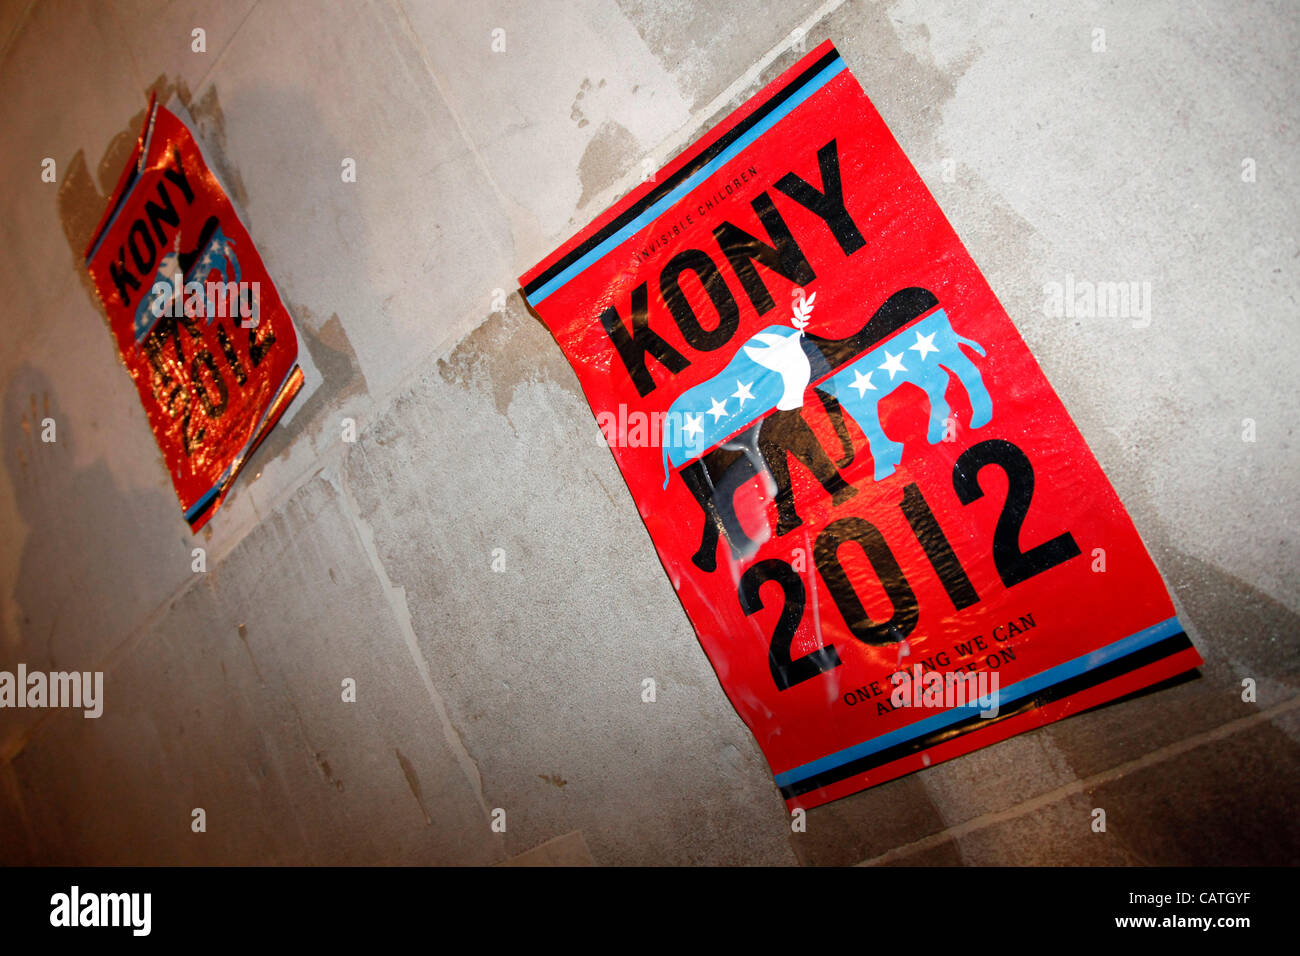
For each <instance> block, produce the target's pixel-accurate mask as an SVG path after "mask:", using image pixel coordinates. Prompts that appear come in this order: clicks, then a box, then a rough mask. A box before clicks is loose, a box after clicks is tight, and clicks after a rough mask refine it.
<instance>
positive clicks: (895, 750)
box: [781, 631, 1192, 800]
mask: <svg viewBox="0 0 1300 956" xmlns="http://www.w3.org/2000/svg"><path fill="white" fill-rule="evenodd" d="M1191 646H1192V642H1191V641H1189V640H1188V639H1187V634H1186V633H1184V632H1183V631H1179V632H1178V633H1177V634H1173V635H1171V636H1169V637H1167V638H1165V639H1164V640H1163V641H1158V642H1157V643H1155V644H1151V645H1149V646H1147V647H1144V648H1141V649H1140V650H1137V651H1134V652H1133V653H1132V654H1127V655H1125V656H1124V657H1121V658H1118V659H1116V660H1113V661H1111V662H1110V663H1108V664H1103V665H1102V666H1101V667H1098V668H1096V669H1095V670H1090V671H1085V672H1084V673H1082V674H1079V675H1078V676H1076V677H1071V678H1069V679H1067V680H1063V681H1061V682H1060V683H1059V684H1053V685H1052V686H1051V687H1048V688H1045V689H1044V690H1042V691H1040V692H1039V693H1037V694H1034V695H1032V696H1030V697H1027V698H1025V699H1024V700H1023V701H1020V702H1019V703H1017V704H1015V705H1014V706H1012V707H1011V708H1010V709H1008V710H1003V711H1001V712H1000V713H999V714H998V715H997V716H996V717H981V716H980V715H979V713H978V712H976V713H973V714H972V715H971V716H970V717H969V718H967V719H966V720H962V721H959V722H957V723H955V724H950V725H949V726H947V727H944V728H943V729H942V730H937V731H935V732H934V733H932V734H926V735H925V736H922V737H917V738H915V739H913V740H909V741H906V742H904V743H901V744H897V745H896V746H893V747H889V748H887V749H885V750H880V751H877V752H876V753H873V754H868V755H867V756H865V757H861V758H859V759H857V760H851V761H849V762H848V763H844V764H840V766H838V767H834V768H832V769H830V770H826V771H823V772H822V773H819V774H815V775H814V776H811V777H805V778H804V779H803V780H800V781H798V782H797V783H792V784H789V785H787V786H784V787H782V788H781V796H782V797H784V798H785V799H787V800H789V799H790V798H791V797H797V796H799V795H800V794H804V793H808V792H809V791H812V790H818V789H820V788H822V787H825V786H829V785H830V784H832V783H838V782H839V781H841V780H844V779H846V778H848V777H852V776H856V775H857V774H860V773H864V772H866V771H868V770H871V769H873V768H875V767H882V766H884V765H885V764H887V763H892V762H893V761H895V760H899V759H901V758H903V757H907V756H910V755H911V754H914V753H918V752H920V751H922V750H925V749H927V748H929V747H933V746H935V745H936V744H941V743H945V742H946V741H949V740H952V739H953V738H955V737H960V736H961V735H962V734H966V733H970V732H971V731H973V730H978V729H980V728H981V727H991V726H993V725H994V724H996V723H998V722H999V721H1002V720H1008V719H1010V718H1012V717H1016V716H1018V715H1020V714H1023V713H1026V712H1028V711H1030V710H1033V709H1035V708H1037V707H1042V706H1043V705H1045V704H1050V703H1052V702H1053V701H1057V700H1060V699H1061V698H1063V697H1068V696H1069V695H1070V694H1074V693H1078V692H1079V691H1081V690H1086V689H1088V688H1089V687H1095V686H1096V685H1098V684H1102V683H1105V682H1106V681H1108V680H1112V679H1113V678H1116V677H1119V676H1120V675H1122V674H1126V673H1128V672H1129V671H1132V670H1136V669H1137V668H1139V667H1145V666H1146V665H1147V664H1153V663H1155V662H1156V661H1158V660H1162V659H1164V658H1166V657H1171V656H1173V655H1174V654H1177V653H1178V652H1179V651H1184V650H1187V649H1188V648H1190V647H1191Z"/></svg>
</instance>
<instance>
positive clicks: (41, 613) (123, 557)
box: [0, 365, 183, 753]
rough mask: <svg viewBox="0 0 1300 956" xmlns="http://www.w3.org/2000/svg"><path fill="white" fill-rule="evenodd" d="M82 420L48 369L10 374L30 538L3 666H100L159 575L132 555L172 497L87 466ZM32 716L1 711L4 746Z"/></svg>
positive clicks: (8, 437) (22, 508) (7, 434)
mask: <svg viewBox="0 0 1300 956" xmlns="http://www.w3.org/2000/svg"><path fill="white" fill-rule="evenodd" d="M81 427H84V423H82V422H79V421H75V420H73V419H71V418H70V417H69V415H68V414H67V412H66V410H65V409H64V408H63V407H62V406H61V405H60V403H59V399H58V393H57V392H56V390H55V387H54V385H53V383H51V381H50V379H49V378H48V376H47V375H46V374H45V372H44V371H42V370H40V369H38V368H35V367H33V366H31V365H24V366H22V367H21V368H20V369H19V370H18V371H17V372H16V373H15V374H14V376H13V378H12V379H10V381H9V383H8V385H7V387H6V389H5V397H4V406H3V422H2V424H0V440H2V441H3V443H4V467H5V470H6V471H7V472H8V475H9V480H10V483H11V484H12V486H13V489H14V497H15V503H16V505H17V508H18V512H19V514H20V515H21V517H22V521H23V524H24V525H25V526H26V538H25V540H24V541H23V544H22V551H21V555H20V558H19V565H18V573H17V577H16V579H15V582H14V591H13V594H12V602H13V603H12V608H13V619H12V623H13V624H14V626H16V628H17V633H16V634H6V641H5V644H4V647H3V648H2V649H0V669H5V670H12V669H13V667H14V665H16V664H17V663H18V662H20V661H21V662H24V663H26V664H27V666H28V668H30V669H34V670H65V669H76V670H94V669H97V667H98V666H99V665H100V664H101V662H102V660H103V658H104V656H105V655H106V654H107V653H108V651H109V650H110V649H111V648H112V646H113V644H114V643H115V642H116V641H119V640H121V639H122V638H123V637H125V636H126V634H127V633H129V630H130V628H131V627H132V626H134V624H135V619H134V615H130V616H128V615H127V614H125V613H122V611H123V609H124V608H126V607H129V606H130V604H131V600H132V597H133V596H134V594H135V593H138V592H139V591H141V590H145V588H144V587H143V582H142V581H141V576H142V575H146V574H148V573H150V572H149V569H148V566H147V564H146V563H145V562H143V561H133V560H132V555H139V554H141V552H142V550H145V549H147V550H151V551H152V550H156V549H155V548H153V547H151V546H149V545H148V544H147V543H146V541H147V538H148V537H149V536H150V535H151V534H154V533H156V529H153V530H151V529H150V528H149V524H148V522H147V521H145V520H142V519H144V518H146V516H148V517H152V516H154V515H156V514H157V513H158V509H159V504H158V499H159V498H170V495H169V493H168V492H166V491H165V490H162V489H148V488H146V489H140V490H132V491H127V490H126V489H122V488H120V487H118V485H117V484H116V482H115V480H114V477H113V474H112V472H111V471H110V470H109V468H108V466H107V464H106V463H105V462H104V461H102V460H99V461H94V462H91V463H90V464H88V465H84V466H78V465H77V464H76V459H77V449H78V444H77V442H78V437H77V432H78V429H79V428H81ZM43 438H53V439H54V440H53V441H46V440H43ZM170 504H172V505H174V504H175V501H174V499H172V500H171V502H170ZM177 555H178V560H179V559H180V558H182V557H183V553H182V552H180V551H179V550H178V551H177ZM32 713H33V712H30V711H17V710H8V709H5V710H3V711H0V753H8V752H9V745H10V744H11V742H12V733H13V732H14V731H15V729H16V728H17V726H18V725H19V723H20V721H21V722H22V723H30V722H31V719H32Z"/></svg>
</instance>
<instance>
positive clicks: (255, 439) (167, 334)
mask: <svg viewBox="0 0 1300 956" xmlns="http://www.w3.org/2000/svg"><path fill="white" fill-rule="evenodd" d="M85 259H86V268H87V270H88V271H89V273H90V276H91V279H92V280H93V281H94V284H95V290H96V292H97V294H98V296H99V299H100V302H101V304H102V305H103V308H104V312H105V315H106V317H107V319H108V324H109V328H110V330H111V331H112V333H113V337H114V340H115V341H116V344H117V349H118V353H119V354H120V355H121V357H122V361H123V363H124V364H125V365H126V368H127V371H128V372H130V374H131V378H132V379H133V380H134V382H135V385H136V390H137V391H138V392H139V394H140V401H141V403H142V404H143V405H144V408H145V412H146V414H147V415H148V418H149V424H150V427H151V428H152V429H153V433H154V438H155V439H156V440H157V442H158V447H159V449H160V450H161V451H162V454H163V459H164V461H165V462H166V464H167V469H168V471H169V472H170V473H171V479H172V485H173V487H174V488H175V491H176V496H177V498H178V499H179V500H180V504H181V509H182V511H183V513H184V517H185V520H186V522H188V524H189V526H190V529H191V530H192V531H198V530H200V529H201V528H202V527H203V526H204V525H205V524H206V523H207V521H208V520H209V519H210V518H211V517H212V515H213V514H214V513H215V512H216V510H217V509H218V508H219V507H220V506H221V503H222V501H223V500H224V499H225V497H226V495H227V493H228V492H229V491H230V488H231V486H232V484H233V483H234V481H235V478H236V476H237V475H238V474H239V472H240V470H241V469H242V468H243V466H244V464H245V463H246V462H247V461H248V458H249V456H250V455H252V453H253V452H254V451H255V450H256V448H257V446H258V445H259V444H260V443H261V442H262V440H263V439H264V438H265V437H266V436H267V434H268V433H269V432H270V430H271V429H272V428H273V427H274V426H275V423H276V422H277V421H279V419H280V417H281V415H283V413H284V411H285V409H286V408H287V407H288V405H289V403H290V402H291V401H292V400H293V398H294V396H295V395H296V394H297V393H298V390H299V389H300V388H301V387H302V383H303V373H302V370H301V369H300V368H299V364H298V336H297V333H296V331H295V330H294V326H293V320H292V318H291V317H290V315H289V312H288V310H287V309H286V308H285V305H284V303H283V302H282V301H281V299H280V295H279V292H278V290H277V289H276V287H275V283H274V282H273V281H272V280H271V277H270V275H269V273H268V272H267V271H266V267H265V265H264V264H263V262H262V259H261V257H260V256H259V255H258V253H257V249H256V248H255V247H254V245H253V240H252V238H251V237H250V236H249V234H248V232H247V230H246V229H245V228H244V225H243V223H242V222H241V221H240V219H239V216H238V215H237V214H236V212H235V209H234V207H233V206H232V204H231V202H230V199H229V197H228V196H227V195H226V192H225V190H224V189H223V188H222V186H221V184H220V182H218V180H217V177H216V176H215V174H214V173H213V172H212V170H211V169H209V167H208V164H207V163H206V162H205V161H204V158H203V154H202V151H201V150H200V148H199V145H198V143H197V142H196V141H195V139H194V137H193V136H192V135H191V133H190V130H189V129H188V128H187V127H186V125H185V123H184V122H182V120H181V119H180V118H179V117H178V116H176V115H175V114H174V113H172V112H171V111H170V110H168V109H166V108H165V107H162V106H160V105H158V103H157V101H156V99H151V100H150V103H149V110H148V112H147V118H146V120H145V125H144V128H143V129H142V130H141V132H140V136H139V138H138V140H137V141H136V146H135V150H134V152H133V153H132V156H131V159H130V161H129V162H128V163H127V167H126V169H125V170H123V172H122V176H121V179H120V180H119V181H118V185H117V188H116V189H115V190H114V192H113V195H112V197H111V198H110V199H109V203H108V209H107V210H106V211H105V213H104V217H103V219H102V220H101V222H100V224H99V227H98V228H97V229H96V231H95V234H94V237H93V238H92V239H91V241H90V244H89V246H88V247H87V249H86V254H85Z"/></svg>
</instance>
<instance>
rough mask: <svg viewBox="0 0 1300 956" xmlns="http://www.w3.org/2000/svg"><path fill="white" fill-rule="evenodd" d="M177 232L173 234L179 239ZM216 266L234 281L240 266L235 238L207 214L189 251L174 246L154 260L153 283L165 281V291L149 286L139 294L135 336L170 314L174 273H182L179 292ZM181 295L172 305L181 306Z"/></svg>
mask: <svg viewBox="0 0 1300 956" xmlns="http://www.w3.org/2000/svg"><path fill="white" fill-rule="evenodd" d="M179 240H180V236H179V234H178V235H177V241H178V242H179ZM213 269H216V270H217V271H218V272H220V273H221V275H222V276H223V277H225V279H226V280H228V281H231V282H236V283H238V282H239V280H240V275H241V271H242V270H241V269H240V267H239V257H238V256H237V255H236V254H235V240H233V239H231V238H230V237H229V236H227V235H226V234H225V233H224V232H222V230H221V226H220V224H219V223H218V221H217V217H216V216H209V217H208V219H207V221H206V222H205V223H204V224H203V229H202V230H200V232H199V239H198V242H197V243H195V246H194V248H193V249H192V250H191V251H189V252H181V251H179V250H177V249H173V250H170V251H168V252H166V253H165V254H164V255H163V256H162V258H161V259H160V260H159V262H158V270H157V272H155V273H154V281H153V285H154V286H161V285H166V286H167V291H166V292H165V293H158V294H155V292H154V290H153V287H152V286H151V287H150V290H149V292H148V293H147V294H145V295H143V296H141V297H140V303H139V305H137V306H136V309H135V320H134V328H135V340H136V341H137V342H142V341H144V339H145V338H146V337H147V336H148V335H149V333H150V332H152V331H153V328H154V326H155V325H156V324H157V323H158V319H159V318H160V317H161V316H162V315H166V314H170V313H171V312H172V311H173V309H174V306H173V302H172V300H173V298H174V297H175V295H176V292H175V287H174V284H173V283H174V280H175V277H176V276H177V275H180V276H182V277H183V278H182V280H181V284H182V293H184V286H185V284H186V283H188V282H189V281H190V280H191V279H193V280H194V281H197V282H200V283H203V282H206V280H207V278H208V276H209V275H211V274H212V270H213ZM183 300H184V296H183V297H182V302H180V303H176V304H175V308H177V309H180V310H183V306H184V301H183ZM208 301H209V299H208V296H207V290H206V288H205V289H204V304H205V312H206V313H207V315H208V322H209V324H210V323H211V322H212V314H211V312H212V310H211V309H210V308H208V307H207V304H208Z"/></svg>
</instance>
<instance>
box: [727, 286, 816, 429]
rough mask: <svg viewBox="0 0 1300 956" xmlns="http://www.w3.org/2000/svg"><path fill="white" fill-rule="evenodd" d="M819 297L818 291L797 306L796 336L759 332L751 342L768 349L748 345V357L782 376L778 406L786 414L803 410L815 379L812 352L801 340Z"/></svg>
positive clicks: (795, 319)
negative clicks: (804, 399)
mask: <svg viewBox="0 0 1300 956" xmlns="http://www.w3.org/2000/svg"><path fill="white" fill-rule="evenodd" d="M815 298H817V293H815V292H814V293H813V294H812V295H810V296H808V297H807V298H806V299H801V300H800V301H798V302H796V303H795V306H794V315H793V316H792V317H791V319H790V324H791V325H793V326H794V332H793V333H792V334H790V335H783V334H779V333H776V332H759V333H758V334H757V335H755V336H754V337H753V338H751V339H750V342H755V341H757V342H760V343H762V345H763V346H765V347H762V348H760V347H758V346H754V345H745V346H744V350H745V354H746V355H748V356H749V357H750V358H751V359H753V360H754V361H755V362H757V363H758V364H759V365H761V366H763V368H766V369H771V370H772V371H773V372H776V373H777V374H778V375H780V376H781V384H782V386H783V388H782V392H781V397H780V398H779V399H777V403H776V407H777V408H778V409H780V410H781V411H783V412H786V411H790V410H791V409H793V408H802V407H803V393H804V389H806V388H807V387H808V382H809V381H810V380H811V379H812V365H811V364H809V362H808V353H807V352H805V351H804V347H803V342H802V341H800V340H801V339H802V338H803V330H804V329H805V328H806V327H807V325H808V316H809V315H810V314H811V313H812V309H813V299H815Z"/></svg>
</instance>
